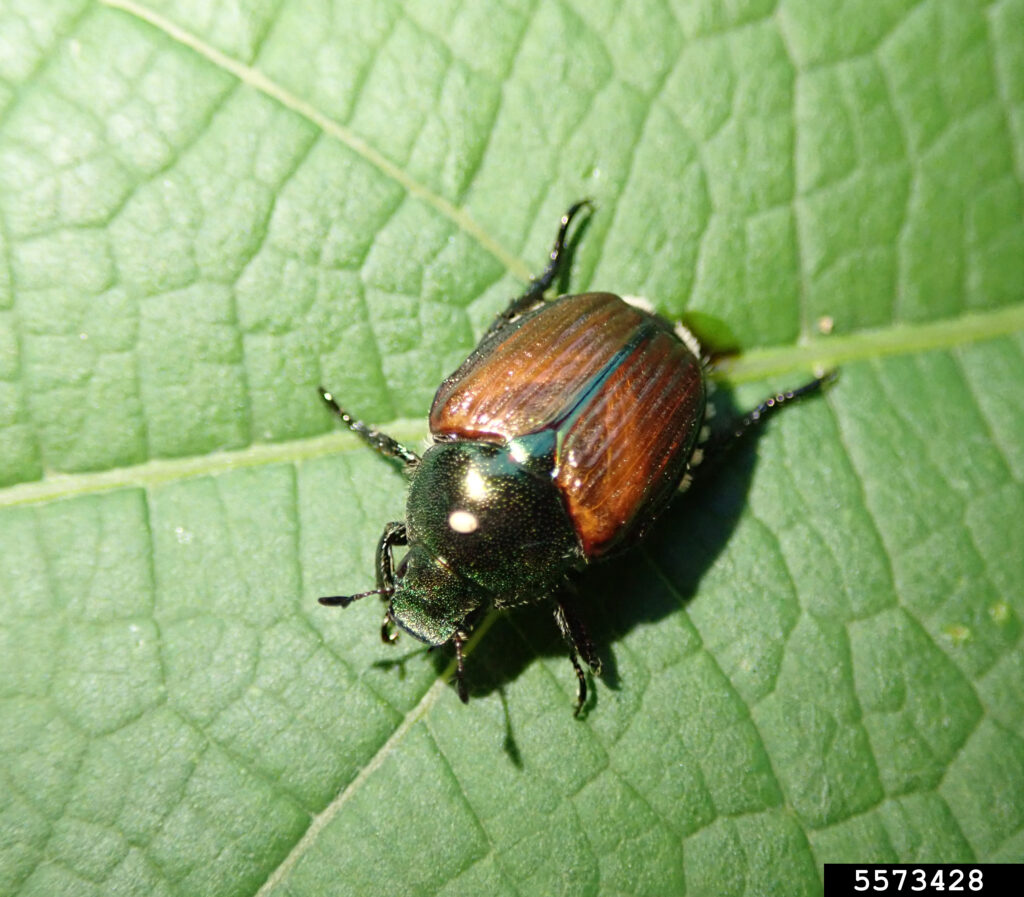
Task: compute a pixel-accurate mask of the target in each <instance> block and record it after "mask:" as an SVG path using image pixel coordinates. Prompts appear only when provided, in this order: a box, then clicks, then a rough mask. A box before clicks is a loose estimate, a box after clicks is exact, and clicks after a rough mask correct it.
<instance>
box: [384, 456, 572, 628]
mask: <svg viewBox="0 0 1024 897" xmlns="http://www.w3.org/2000/svg"><path fill="white" fill-rule="evenodd" d="M549 441H550V440H549ZM540 448H541V446H540V445H537V446H534V445H524V444H522V443H519V442H518V441H517V442H513V443H512V444H511V445H510V446H500V445H493V444H490V443H484V442H451V443H440V444H437V445H433V446H431V447H430V448H429V449H428V450H427V451H426V452H425V453H424V455H423V458H422V460H421V461H420V464H419V466H418V467H417V469H416V472H415V474H414V476H413V480H412V484H411V486H410V489H409V502H408V507H407V514H408V519H407V526H408V538H409V552H408V554H407V555H406V557H405V558H404V559H403V561H402V563H401V564H400V565H399V567H398V569H397V571H396V581H395V590H394V594H393V596H392V599H391V616H392V617H393V618H394V620H395V622H396V623H398V624H399V625H400V626H401V627H402V628H403V629H405V630H407V631H408V632H410V633H411V634H412V635H414V636H416V637H417V638H419V639H421V640H422V641H424V642H427V643H428V644H434V645H440V644H443V643H444V642H447V641H449V640H450V639H451V638H452V636H453V635H454V633H455V632H456V630H458V628H459V627H460V626H461V625H462V622H463V621H464V620H465V619H466V617H467V616H468V615H469V614H471V613H472V612H473V611H474V610H476V609H477V608H479V607H481V606H483V605H488V604H493V605H495V606H498V607H501V606H507V605H511V604H517V603H522V602H526V601H536V600H537V599H538V598H541V597H543V596H544V595H545V594H547V593H549V592H550V591H551V590H552V589H553V588H554V587H555V586H557V585H558V584H559V583H560V582H561V580H562V577H563V575H564V573H565V570H566V568H567V567H568V566H572V564H573V561H574V559H575V558H576V557H577V556H578V555H579V545H578V542H577V540H576V535H575V531H574V529H573V526H572V523H571V521H570V520H569V518H568V515H567V514H566V511H565V508H564V506H563V503H562V499H561V496H560V494H559V492H558V490H557V489H555V488H553V485H552V482H551V473H550V470H551V465H552V459H551V455H550V453H549V452H547V451H544V452H543V454H538V452H537V450H538V449H540ZM543 448H545V449H546V448H548V446H544V447H543Z"/></svg>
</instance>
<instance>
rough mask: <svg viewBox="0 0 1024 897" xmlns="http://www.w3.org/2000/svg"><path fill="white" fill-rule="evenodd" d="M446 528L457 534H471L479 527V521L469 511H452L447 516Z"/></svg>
mask: <svg viewBox="0 0 1024 897" xmlns="http://www.w3.org/2000/svg"><path fill="white" fill-rule="evenodd" d="M448 526H450V527H451V528H452V529H453V530H455V532H457V533H473V532H476V529H477V527H478V526H480V521H479V520H478V519H477V516H476V514H473V513H471V512H469V511H452V512H451V514H449V515H448Z"/></svg>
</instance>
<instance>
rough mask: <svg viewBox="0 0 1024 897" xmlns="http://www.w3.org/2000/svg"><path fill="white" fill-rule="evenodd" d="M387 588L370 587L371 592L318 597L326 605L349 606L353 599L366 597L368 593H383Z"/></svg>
mask: <svg viewBox="0 0 1024 897" xmlns="http://www.w3.org/2000/svg"><path fill="white" fill-rule="evenodd" d="M386 591H387V589H385V588H380V589H370V591H369V592H360V593H359V594H358V595H329V596H328V597H326V598H317V599H316V600H317V601H319V602H320V603H321V604H323V605H325V606H326V607H348V606H349V605H350V604H351V603H352V602H353V601H358V600H359V599H360V598H365V597H366V596H367V595H383V594H384V593H385V592H386Z"/></svg>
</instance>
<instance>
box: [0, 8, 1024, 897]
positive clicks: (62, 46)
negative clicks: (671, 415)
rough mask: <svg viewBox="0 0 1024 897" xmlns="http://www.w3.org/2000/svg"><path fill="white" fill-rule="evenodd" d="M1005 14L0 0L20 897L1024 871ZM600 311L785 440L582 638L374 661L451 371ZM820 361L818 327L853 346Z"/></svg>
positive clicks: (4, 811) (674, 521)
mask: <svg viewBox="0 0 1024 897" xmlns="http://www.w3.org/2000/svg"><path fill="white" fill-rule="evenodd" d="M1022 188H1024V0H997V2H990V3H985V2H975V0H847V2H844V3H822V2H819V0H777V2H767V0H731V2H722V0H621V2H605V0H597V2H581V0H534V2H526V0H504V2H491V0H480V2H471V3H464V2H455V0H411V2H407V3H399V2H395V0H337V2H330V0H274V2H271V0H230V2H225V3H205V2H200V0H0V486H2V487H3V488H0V894H4V895H7V894H11V895H46V897H53V895H65V894H66V895H75V897H82V895H129V894H130V895H156V897H163V895H217V897H228V895H254V894H260V895H290V897H302V895H310V897H312V895H317V897H324V895H374V894H380V893H390V894H410V895H411V894H415V895H452V897H455V895H460V897H467V895H473V894H488V895H554V894H558V895H561V894H566V895H613V894H614V895H619V894H621V895H626V894H629V895H641V894H643V895H657V897H665V895H683V894H686V895H721V897H729V895H754V894H785V895H802V894H808V895H811V894H815V893H820V891H821V881H822V864H823V863H825V862H830V861H897V860H899V861H906V862H915V861H961V860H963V861H968V860H977V861H995V860H1008V861H1021V860H1024V648H1022V624H1021V621H1022V617H1024V588H1022V585H1021V583H1022V582H1024V527H1022V526H1021V520H1022V519H1024V390H1022V386H1021V384H1022V383H1024V189H1022ZM583 196H589V197H592V198H593V200H594V202H595V206H596V212H595V214H594V215H593V217H592V218H591V219H590V221H589V223H588V224H587V226H586V227H585V228H584V230H583V233H582V236H581V239H580V241H579V244H578V248H577V251H576V253H575V256H574V261H573V267H572V271H571V274H570V281H569V283H570V286H571V288H572V289H573V290H575V291H582V290H584V289H588V288H593V289H605V290H612V291H617V292H620V293H624V294H631V295H644V296H647V297H649V298H651V300H652V301H653V302H655V304H656V305H657V306H658V308H659V309H660V310H661V311H662V312H663V313H664V314H666V315H668V316H672V317H679V316H681V315H683V314H684V313H686V314H687V315H691V316H693V319H694V320H695V321H703V322H705V324H707V325H708V327H709V328H711V329H715V328H717V329H718V330H719V332H721V333H726V334H728V335H729V337H730V339H731V340H733V341H734V342H735V344H736V345H737V346H738V347H740V349H741V350H742V351H741V353H740V354H739V355H738V356H737V357H735V358H734V359H732V360H731V361H730V362H729V364H728V366H726V367H725V368H724V373H723V375H722V379H723V380H724V382H725V385H726V386H727V387H729V389H728V390H727V394H726V398H727V399H728V400H730V401H732V402H733V403H734V404H735V405H736V407H740V408H744V407H749V406H750V405H751V404H753V403H755V402H756V401H758V400H759V399H760V398H762V397H763V395H764V394H766V393H767V392H769V391H771V390H774V389H776V388H779V387H785V386H792V385H796V384H797V383H799V382H801V381H802V380H803V379H805V378H806V376H807V371H808V370H809V369H810V368H811V367H813V366H814V365H817V364H821V365H830V364H840V365H841V369H842V373H841V379H840V381H839V382H838V384H837V385H836V386H835V387H834V388H833V389H831V390H830V391H829V392H828V394H827V395H826V396H825V397H824V398H822V399H820V400H816V401H813V402H808V403H806V404H803V405H801V406H800V407H799V408H797V409H794V410H793V411H791V412H787V413H786V414H783V415H781V416H780V417H779V418H778V419H777V420H775V421H773V422H772V424H771V426H770V427H769V428H768V429H767V431H766V433H765V435H764V436H763V437H762V438H760V439H759V440H758V441H757V444H756V446H751V447H749V448H748V449H746V450H745V451H743V452H740V453H739V455H738V456H737V457H736V458H735V459H734V463H733V464H731V465H729V466H728V467H727V469H725V470H724V471H723V472H722V474H721V476H719V477H718V478H717V479H716V481H715V482H714V483H711V484H708V485H707V486H706V487H705V488H703V489H701V490H700V491H698V492H695V493H693V494H691V495H690V496H687V499H688V500H687V501H683V502H680V503H678V506H676V507H673V509H672V510H671V512H670V513H668V514H667V515H666V516H665V518H664V520H663V521H661V524H660V525H659V527H658V528H657V530H656V532H655V534H654V535H653V537H652V539H651V540H649V541H648V542H647V543H645V545H644V547H643V548H642V549H640V550H638V551H636V552H634V553H632V554H630V555H628V556H626V557H624V558H622V559H621V560H617V561H615V562H612V563H609V564H608V565H607V566H606V567H604V568H603V569H602V570H600V571H598V572H597V574H596V575H594V576H591V577H590V578H589V579H587V580H586V581H585V583H584V586H583V600H584V604H585V610H586V616H587V620H588V621H589V623H590V626H591V629H592V630H593V631H594V634H595V636H596V637H598V638H599V640H600V642H601V644H602V646H603V648H602V651H603V654H604V657H605V659H606V669H607V672H606V675H605V676H604V678H603V680H602V681H599V682H597V683H595V690H596V693H597V695H596V703H595V704H594V705H593V706H592V708H591V709H590V712H589V714H588V715H587V716H586V717H585V718H584V719H583V720H576V719H574V718H573V716H572V700H573V694H574V688H575V680H574V677H573V675H572V670H571V668H570V667H569V664H568V663H567V662H566V660H565V656H564V650H563V648H562V647H561V646H560V644H559V640H558V637H557V634H556V632H555V630H554V626H553V624H552V622H551V619H550V615H549V612H548V611H547V610H546V609H545V608H544V607H536V608H526V609H522V610H519V611H517V612H514V613H511V614H509V615H507V616H504V617H502V618H500V619H493V618H492V619H489V620H488V622H487V624H485V627H486V631H484V632H482V633H480V634H479V635H478V636H477V637H476V639H475V641H474V645H473V651H472V654H471V655H470V656H469V658H468V675H469V679H470V683H471V687H472V693H473V699H472V700H471V702H470V705H469V706H468V707H463V706H461V705H460V704H459V702H458V700H457V698H456V696H455V694H454V693H453V690H452V688H451V686H450V684H449V682H448V679H449V677H450V673H451V665H450V658H449V656H448V655H445V654H444V652H433V653H431V654H426V653H425V652H423V651H422V650H419V649H417V647H416V646H415V645H414V644H412V643H411V640H409V639H408V638H406V639H403V640H402V641H401V642H400V644H399V645H398V646H397V647H395V648H387V647H385V646H384V645H382V644H381V643H380V641H379V636H378V628H379V623H380V608H379V606H378V605H377V604H376V603H375V602H372V601H364V602H362V603H360V604H357V605H355V606H353V607H352V608H350V609H348V610H346V611H344V612H341V611H337V610H331V609H327V608H322V607H320V606H319V605H318V604H317V603H316V598H317V596H319V595H331V594H339V593H346V592H351V591H359V590H362V589H365V588H368V587H369V586H370V585H371V583H372V578H373V577H372V573H373V551H374V546H375V542H376V538H377V535H378V533H379V532H380V530H381V528H382V526H383V524H384V523H385V522H386V521H388V520H396V519H401V518H402V516H403V501H404V498H403V489H404V484H403V481H402V478H401V477H400V476H399V475H398V474H397V473H395V472H394V471H393V470H391V469H390V468H389V467H388V465H387V464H386V463H384V462H383V461H382V460H381V459H379V458H377V457H375V456H374V455H373V454H372V453H371V452H369V451H367V450H366V449H365V448H364V447H362V446H360V445H358V444H357V443H356V441H355V440H354V439H353V438H352V437H351V435H350V434H347V433H340V432H338V428H337V426H336V421H333V420H332V419H331V417H330V415H329V414H328V413H327V412H326V411H325V410H324V409H323V407H322V406H321V404H320V402H319V399H318V397H317V394H316V386H317V384H318V383H323V384H325V385H326V386H328V387H330V388H331V389H332V391H334V392H335V393H336V394H337V395H339V396H341V397H342V398H343V400H344V402H345V404H346V405H347V406H348V407H349V408H351V409H352V410H353V411H354V412H356V413H358V414H359V415H360V416H361V417H363V418H364V419H366V420H368V421H372V422H373V423H375V424H378V425H380V426H382V427H386V428H387V429H388V430H389V431H392V432H393V433H394V435H396V436H398V437H400V438H402V439H406V440H409V441H411V442H413V443H415V442H416V441H417V440H418V439H420V438H421V437H423V436H424V435H425V434H426V425H425V414H426V411H427V409H428V408H429V404H430V400H431V397H432V395H433V391H434V389H435V388H436V386H437V384H438V383H439V382H440V380H441V378H442V377H443V376H444V375H445V374H446V373H448V372H449V371H450V370H451V369H452V368H453V367H454V366H455V365H456V364H457V363H458V361H459V360H460V359H461V358H462V357H464V356H465V354H466V353H467V352H468V351H469V350H470V348H471V347H472V346H473V344H474V340H475V337H476V336H478V335H479V334H480V333H481V331H482V329H483V328H484V327H485V326H486V323H487V322H488V320H489V319H490V317H491V316H492V315H493V314H494V313H495V312H496V311H497V310H498V309H499V308H500V307H502V305H503V303H504V302H505V301H507V299H508V298H510V297H511V296H513V295H515V294H516V293H517V292H518V291H520V290H521V288H522V283H523V281H524V280H525V279H526V278H527V277H528V276H529V275H530V273H531V272H534V271H536V270H537V269H538V268H540V267H541V266H542V264H543V262H544V260H545V254H546V252H547V249H548V246H549V244H550V240H551V238H552V237H553V232H554V228H555V224H556V222H557V219H558V217H559V215H560V214H561V213H562V211H563V210H564V209H565V207H566V206H568V205H569V203H570V202H572V201H573V200H575V199H578V198H580V197H583ZM826 331H828V332H827V333H826Z"/></svg>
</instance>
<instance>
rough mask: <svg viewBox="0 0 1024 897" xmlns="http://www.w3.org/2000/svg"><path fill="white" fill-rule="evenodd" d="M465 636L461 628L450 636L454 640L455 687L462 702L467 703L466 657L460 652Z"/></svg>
mask: <svg viewBox="0 0 1024 897" xmlns="http://www.w3.org/2000/svg"><path fill="white" fill-rule="evenodd" d="M467 637H468V636H467V635H466V633H464V632H463V631H462V630H461V629H460V630H459V631H458V632H456V633H455V635H453V636H452V641H453V642H455V688H456V689H457V691H458V693H459V700H460V701H462V703H463V704H468V703H469V692H468V691H467V690H466V658H465V657H464V656H463V653H462V646H463V645H464V644H465V643H466V639H467Z"/></svg>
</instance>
